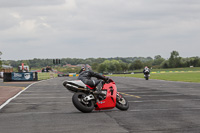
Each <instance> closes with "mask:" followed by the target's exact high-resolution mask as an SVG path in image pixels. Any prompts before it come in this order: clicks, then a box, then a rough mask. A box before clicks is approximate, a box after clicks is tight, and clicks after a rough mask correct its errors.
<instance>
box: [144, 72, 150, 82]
mask: <svg viewBox="0 0 200 133" xmlns="http://www.w3.org/2000/svg"><path fill="white" fill-rule="evenodd" d="M149 77H150V72H149V71H148V70H145V71H144V78H145V79H146V80H149Z"/></svg>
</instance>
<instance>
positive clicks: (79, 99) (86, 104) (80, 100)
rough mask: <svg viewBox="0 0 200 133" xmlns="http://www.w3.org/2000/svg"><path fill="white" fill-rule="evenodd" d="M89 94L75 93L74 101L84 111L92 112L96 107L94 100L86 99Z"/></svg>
mask: <svg viewBox="0 0 200 133" xmlns="http://www.w3.org/2000/svg"><path fill="white" fill-rule="evenodd" d="M86 96H87V95H86V94H85V93H83V92H77V93H74V95H73V97H72V102H73V104H74V106H75V107H76V108H77V109H78V110H80V111H81V112H83V113H90V112H92V110H93V109H94V102H93V101H91V100H90V101H84V98H85V97H86Z"/></svg>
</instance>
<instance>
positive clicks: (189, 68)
mask: <svg viewBox="0 0 200 133" xmlns="http://www.w3.org/2000/svg"><path fill="white" fill-rule="evenodd" d="M142 71H143V69H140V70H134V72H142ZM158 71H200V67H184V68H165V69H151V72H158Z"/></svg>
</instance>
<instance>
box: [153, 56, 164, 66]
mask: <svg viewBox="0 0 200 133" xmlns="http://www.w3.org/2000/svg"><path fill="white" fill-rule="evenodd" d="M163 61H165V59H164V58H162V57H161V56H160V55H156V56H155V57H154V61H153V63H152V65H161V63H162V62H163Z"/></svg>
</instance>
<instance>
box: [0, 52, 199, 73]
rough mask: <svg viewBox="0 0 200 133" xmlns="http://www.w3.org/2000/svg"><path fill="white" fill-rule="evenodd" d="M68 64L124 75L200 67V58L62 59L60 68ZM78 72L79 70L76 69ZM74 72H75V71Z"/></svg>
mask: <svg viewBox="0 0 200 133" xmlns="http://www.w3.org/2000/svg"><path fill="white" fill-rule="evenodd" d="M2 62H3V64H10V65H11V66H13V67H18V66H19V65H21V63H24V64H26V65H29V66H30V67H31V68H43V67H46V66H51V67H55V64H53V59H37V58H34V59H31V60H18V61H15V60H2ZM66 64H71V65H78V64H89V65H90V66H92V69H93V70H94V71H96V72H100V73H107V72H108V73H122V72H129V71H133V70H140V69H142V68H144V66H148V67H150V68H178V67H190V66H194V67H200V58H199V57H198V56H196V57H188V58H183V57H180V56H179V53H178V51H172V52H171V55H170V57H169V59H164V58H163V57H161V55H156V56H154V58H151V57H114V58H86V59H81V58H62V59H60V64H59V66H58V65H57V66H56V67H61V66H63V65H66ZM67 70H68V71H70V69H67ZM76 71H78V69H76ZM73 72H74V71H73Z"/></svg>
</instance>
